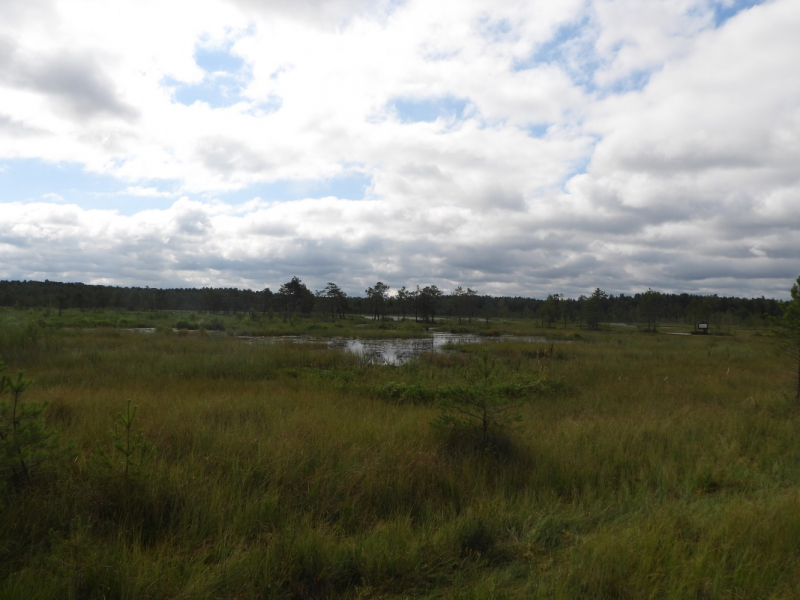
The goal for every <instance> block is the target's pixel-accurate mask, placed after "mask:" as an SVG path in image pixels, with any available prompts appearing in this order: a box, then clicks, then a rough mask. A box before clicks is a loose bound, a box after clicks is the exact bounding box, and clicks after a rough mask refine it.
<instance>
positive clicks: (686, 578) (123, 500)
mask: <svg viewBox="0 0 800 600" xmlns="http://www.w3.org/2000/svg"><path fill="white" fill-rule="evenodd" d="M16 316H17V317H19V318H16V320H9V319H6V320H5V321H4V323H3V328H2V329H0V342H1V343H2V346H0V348H2V350H0V352H2V357H3V359H4V360H5V363H6V365H7V370H6V373H14V372H16V371H17V370H24V371H25V373H26V375H27V376H28V377H30V378H31V379H32V380H33V381H34V383H33V384H32V385H31V386H30V387H29V388H28V390H26V392H25V401H26V402H39V401H47V402H49V405H48V407H47V409H46V412H45V413H44V419H45V423H46V424H47V426H48V427H49V428H50V429H51V430H52V431H53V432H55V433H56V434H57V435H58V437H59V439H60V440H61V441H62V445H63V446H64V447H65V448H66V449H65V450H64V451H63V452H61V453H59V454H58V455H54V456H53V457H52V458H51V460H48V461H46V462H43V463H41V465H38V467H37V468H36V470H35V471H32V477H31V480H30V481H29V482H27V483H25V484H24V485H23V484H10V485H8V486H6V489H5V490H4V491H3V492H2V496H1V497H2V500H1V501H2V510H3V515H4V518H3V520H2V522H0V565H2V569H3V576H2V577H3V578H2V580H0V595H2V597H7V598H26V599H27V598H69V597H75V598H78V597H80V598H104V597H106V598H108V597H131V598H133V597H136V598H175V597H191V598H222V597H224V598H411V597H413V598H498V597H506V598H565V599H566V598H570V599H571V598H581V597H585V598H589V597H592V598H595V597H603V598H638V597H642V596H648V597H663V598H697V597H705V598H731V597H752V598H755V597H791V596H792V595H793V594H794V593H795V591H796V590H797V589H798V587H799V586H800V567H799V566H798V565H800V560H799V559H800V546H799V545H798V541H797V540H798V539H800V537H798V535H797V532H798V531H800V510H798V509H800V461H798V456H800V437H799V436H798V435H797V433H798V426H800V414H799V413H798V410H797V408H796V406H795V404H794V402H793V400H792V399H791V398H790V397H789V395H788V393H787V388H786V384H785V382H786V380H787V379H788V375H787V373H786V371H785V370H784V365H783V363H782V362H781V361H780V359H779V358H778V356H777V354H776V353H775V352H774V349H773V344H772V340H771V339H770V338H769V337H768V336H766V335H763V334H761V333H760V332H753V331H750V332H736V333H735V334H733V335H729V336H669V335H653V334H643V333H641V332H638V331H635V330H633V329H630V330H627V329H626V330H622V329H621V328H620V329H619V330H609V331H600V332H586V331H585V330H584V331H580V332H578V330H572V329H568V330H567V331H566V332H564V333H563V334H562V335H563V337H564V339H569V338H570V337H571V336H573V334H579V335H580V339H581V340H582V341H583V342H585V343H576V344H557V345H554V346H553V345H551V343H550V342H543V341H540V339H538V336H535V335H533V334H534V333H538V334H539V335H540V336H542V337H549V336H548V333H550V334H552V333H553V331H552V330H550V331H549V332H548V330H541V331H535V330H534V329H533V328H530V327H529V326H528V325H524V326H523V325H519V326H518V327H519V328H520V329H522V328H523V327H524V328H525V331H526V332H527V333H528V334H529V335H530V337H529V339H526V340H520V339H502V338H500V339H493V340H492V341H491V342H488V343H480V342H474V341H473V340H471V339H468V340H462V341H468V342H469V343H453V342H456V341H457V340H454V339H448V342H449V345H448V348H449V351H448V352H443V353H442V352H440V353H436V352H421V353H420V354H419V355H418V356H416V357H414V358H412V359H410V360H407V361H405V362H403V363H402V364H399V365H392V364H377V362H371V361H365V360H361V359H360V358H359V356H358V355H357V354H353V353H347V352H338V351H331V349H330V348H329V344H330V343H332V340H328V339H323V340H319V341H316V342H303V343H294V342H292V343H272V344H248V343H242V341H241V340H240V339H237V337H236V336H232V335H207V334H202V333H197V334H191V335H184V334H180V333H176V332H173V331H172V330H171V329H170V330H169V331H166V330H164V329H160V330H158V331H155V332H154V333H152V334H150V335H141V334H139V333H134V332H128V331H121V330H119V329H115V328H101V329H94V330H83V329H63V328H61V329H59V328H53V327H48V326H42V325H37V324H36V323H35V322H34V323H30V322H26V321H25V316H24V315H16ZM45 325H46V324H45ZM510 326H514V327H517V326H516V325H514V324H512V325H510ZM308 327H310V325H306V324H304V325H303V328H305V329H308ZM229 329H230V327H229ZM299 333H304V332H303V331H301V332H299ZM427 334H428V336H430V334H431V332H427ZM433 339H436V335H435V332H434V335H433V336H431V337H426V338H425V341H426V343H427V340H433ZM333 343H334V345H335V344H336V343H338V342H336V341H333ZM409 343H411V344H413V343H415V342H409ZM431 343H433V342H431ZM443 343H444V342H443ZM362 344H364V345H365V347H366V344H365V343H364V342H362ZM432 348H433V346H432ZM553 348H554V349H553ZM481 352H485V353H487V354H488V355H489V356H490V357H491V360H492V361H494V364H495V374H494V375H493V379H492V380H491V381H492V383H491V385H484V386H483V387H481V388H480V389H481V390H482V391H483V392H485V393H487V394H493V395H496V396H498V397H499V396H501V395H503V394H507V395H509V397H511V398H513V400H514V401H515V402H518V404H515V406H518V410H519V414H520V417H521V420H520V421H518V422H515V423H514V424H513V425H512V426H509V427H508V429H507V430H504V431H503V435H505V436H507V441H508V443H507V444H506V445H504V446H503V447H502V448H501V449H500V450H498V451H494V450H492V451H486V450H481V449H478V450H475V449H474V448H473V449H471V448H470V447H464V446H453V445H452V444H451V443H449V442H448V440H447V439H446V436H444V435H443V433H442V431H441V430H440V429H437V428H436V427H432V426H431V423H432V422H433V421H435V419H436V417H437V415H439V414H440V410H441V409H440V407H439V400H440V398H442V397H444V396H445V395H446V394H447V393H452V391H453V390H456V391H457V392H458V391H459V390H460V391H462V392H463V391H464V390H469V389H470V386H473V385H475V382H474V378H471V377H472V376H471V373H472V372H473V371H474V368H473V366H474V364H475V361H476V356H479V355H480V353H481ZM4 399H7V398H4ZM128 400H130V401H131V403H132V405H135V406H136V407H138V408H137V413H136V423H135V427H134V429H137V428H141V434H142V438H143V439H144V440H146V441H147V443H148V444H149V445H150V446H151V447H152V453H150V454H148V456H147V459H146V460H144V461H143V463H142V465H141V474H140V475H136V476H123V475H122V474H121V473H120V472H118V471H115V470H113V469H109V468H107V467H104V466H103V464H102V463H101V462H99V461H98V460H97V447H98V444H100V445H101V446H104V447H105V448H107V449H109V451H112V446H111V443H112V438H111V436H110V434H109V430H110V429H112V427H113V424H114V422H115V418H116V416H117V415H118V414H119V413H121V412H124V411H125V407H126V403H127V401H128ZM70 441H72V445H71V446H69V447H67V446H68V445H69V442H70ZM112 453H113V452H112Z"/></svg>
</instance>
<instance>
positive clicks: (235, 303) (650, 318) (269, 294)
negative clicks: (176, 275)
mask: <svg viewBox="0 0 800 600" xmlns="http://www.w3.org/2000/svg"><path fill="white" fill-rule="evenodd" d="M364 294H365V296H364V297H348V296H346V295H345V294H344V292H343V291H342V290H341V289H339V287H338V286H337V285H336V284H334V283H328V284H327V285H326V286H325V287H324V289H322V290H318V291H316V292H313V291H312V290H309V289H308V288H307V287H306V286H305V284H303V283H302V281H300V279H298V278H297V277H293V278H292V280H291V281H288V282H287V283H285V284H283V285H282V286H280V288H279V289H278V290H277V291H275V292H273V291H272V290H270V289H269V288H267V289H264V290H258V291H254V290H247V289H245V290H240V289H236V288H203V289H191V288H186V289H151V288H140V287H113V286H103V285H85V284H82V283H59V282H54V281H43V282H40V281H0V306H8V307H18V308H32V307H49V308H50V309H51V311H52V312H53V314H55V315H60V314H61V313H62V311H63V310H65V309H70V308H71V309H81V310H95V309H116V310H127V311H151V312H156V311H174V312H179V311H180V312H185V313H191V312H194V313H197V314H201V313H206V314H212V315H232V314H233V315H236V314H240V315H248V316H250V317H251V318H262V319H263V318H266V319H269V318H273V319H275V318H282V319H293V318H295V317H296V316H309V315H312V314H313V315H318V316H327V317H328V318H330V319H331V320H335V319H337V318H342V317H344V316H345V314H348V315H372V316H375V317H379V318H380V317H384V316H386V315H397V316H400V317H406V318H408V319H410V320H413V321H417V320H419V321H431V320H433V319H435V318H436V317H448V318H450V319H452V320H453V322H457V324H458V325H461V326H463V325H469V326H470V327H473V326H474V325H475V324H476V322H477V321H483V322H486V321H488V320H493V319H509V318H511V319H526V320H528V319H530V320H536V321H538V322H539V325H540V326H542V327H544V326H546V325H547V326H551V327H565V326H567V325H569V324H574V325H577V326H578V327H587V326H588V327H589V328H593V329H594V328H597V327H598V326H599V324H600V323H601V322H611V323H615V322H616V323H641V324H642V325H646V326H647V328H648V329H656V328H657V327H658V325H659V324H660V323H661V322H668V323H676V322H681V323H687V324H691V325H694V324H695V323H697V322H699V321H708V322H709V323H711V324H712V327H713V328H714V329H720V328H722V327H725V326H732V325H735V326H748V327H758V326H762V327H763V326H765V325H766V324H767V321H768V319H769V318H771V317H777V316H779V315H780V314H781V313H782V307H783V304H784V303H783V302H781V301H778V300H772V299H768V298H763V297H762V298H750V299H748V298H729V297H718V296H716V295H714V296H700V295H693V294H662V293H659V292H656V291H653V290H648V291H646V292H644V293H638V294H634V295H625V294H620V295H618V296H614V295H608V294H606V293H605V292H603V291H602V290H600V289H595V291H594V292H589V291H588V290H587V295H586V296H580V297H579V298H577V299H573V298H566V297H564V296H563V295H559V294H551V295H549V296H548V297H547V299H545V300H539V299H536V298H519V297H514V298H511V297H492V296H486V295H479V294H478V293H477V292H475V291H474V290H471V289H469V288H467V289H466V290H464V289H463V288H462V287H461V286H458V287H456V288H455V289H454V290H452V291H449V292H448V291H446V290H440V289H439V288H437V287H436V286H435V285H430V286H425V287H423V288H421V289H420V288H419V286H417V287H416V289H413V290H412V289H407V288H406V287H405V286H402V287H399V286H397V285H395V287H393V288H392V287H390V286H389V285H387V284H385V283H383V282H380V281H379V282H378V283H377V284H376V285H375V286H374V287H369V288H367V289H366V290H364Z"/></svg>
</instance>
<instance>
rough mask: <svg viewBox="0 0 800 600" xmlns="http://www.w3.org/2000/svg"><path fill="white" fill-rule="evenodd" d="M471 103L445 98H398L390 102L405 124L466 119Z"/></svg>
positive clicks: (459, 99)
mask: <svg viewBox="0 0 800 600" xmlns="http://www.w3.org/2000/svg"><path fill="white" fill-rule="evenodd" d="M468 104H469V102H468V101H467V100H465V99H463V98H453V97H450V96H445V97H442V98H425V99H412V98H397V99H395V100H392V101H391V102H389V107H390V108H391V109H393V110H394V112H395V113H396V114H397V116H398V118H399V119H400V120H401V121H402V122H403V123H419V122H426V123H432V122H433V121H435V120H436V119H439V118H443V119H452V118H455V119H458V120H461V119H463V118H464V111H465V110H466V108H467V105H468Z"/></svg>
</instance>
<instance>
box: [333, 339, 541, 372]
mask: <svg viewBox="0 0 800 600" xmlns="http://www.w3.org/2000/svg"><path fill="white" fill-rule="evenodd" d="M488 340H493V341H495V340H496V341H508V340H513V341H519V342H540V343H541V342H546V341H547V340H546V339H545V338H543V337H522V336H502V337H499V338H485V337H481V336H479V335H459V334H455V333H434V334H432V335H431V337H429V338H412V339H384V340H361V339H355V340H353V339H334V340H331V341H330V342H329V343H328V347H329V348H341V349H343V350H344V351H345V352H351V353H353V354H358V355H359V356H361V357H363V358H364V360H365V361H366V362H369V363H372V364H383V365H401V364H403V363H405V362H408V361H409V360H412V359H414V358H416V357H417V356H419V355H420V354H422V353H423V352H441V351H442V350H443V346H445V345H446V344H475V343H478V342H485V341H488Z"/></svg>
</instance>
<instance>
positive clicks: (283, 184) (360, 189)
mask: <svg viewBox="0 0 800 600" xmlns="http://www.w3.org/2000/svg"><path fill="white" fill-rule="evenodd" d="M371 185H372V177H371V176H369V175H363V174H361V173H354V174H351V175H345V176H342V177H333V178H330V179H324V180H318V179H317V180H302V181H294V180H289V179H282V180H280V181H274V182H270V183H260V184H256V185H252V186H249V187H247V188H244V189H241V190H237V191H235V192H228V193H224V194H212V196H214V197H218V198H219V199H220V200H222V201H223V202H229V203H231V204H237V203H241V202H247V201H249V200H252V199H254V198H261V199H262V200H266V201H269V202H286V201H290V200H303V199H305V198H324V197H326V196H335V197H336V198H342V199H346V200H363V199H364V197H365V196H366V192H367V189H369V187H370V186H371Z"/></svg>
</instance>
